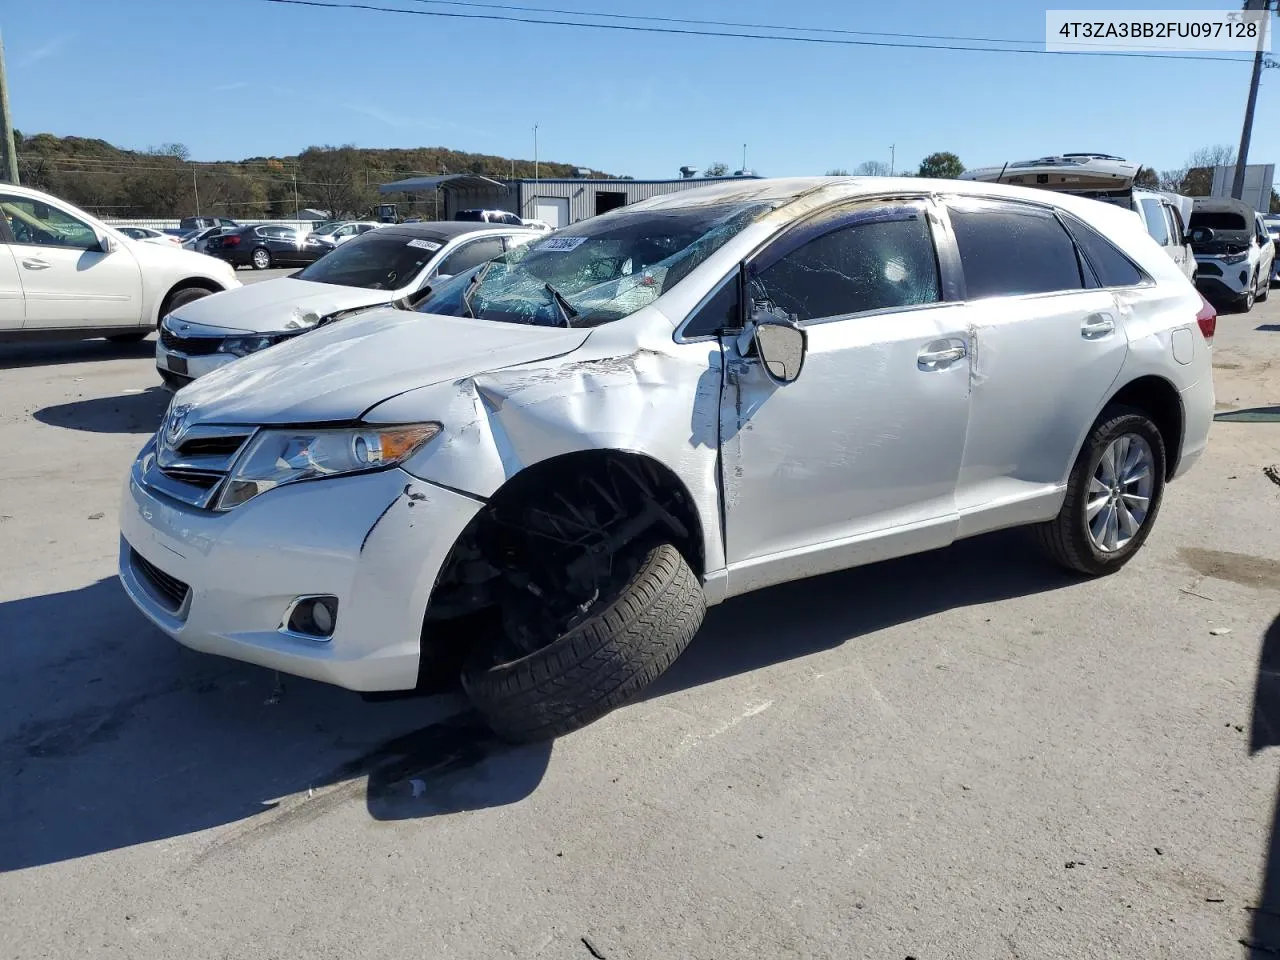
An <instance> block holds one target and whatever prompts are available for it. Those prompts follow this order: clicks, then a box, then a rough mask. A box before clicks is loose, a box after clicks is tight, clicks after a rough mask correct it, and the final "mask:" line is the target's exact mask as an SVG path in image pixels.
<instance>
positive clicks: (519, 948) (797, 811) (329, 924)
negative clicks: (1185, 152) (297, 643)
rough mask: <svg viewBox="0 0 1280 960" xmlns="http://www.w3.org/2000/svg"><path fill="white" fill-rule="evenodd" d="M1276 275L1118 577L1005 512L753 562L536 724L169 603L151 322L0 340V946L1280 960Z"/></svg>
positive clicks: (140, 953)
mask: <svg viewBox="0 0 1280 960" xmlns="http://www.w3.org/2000/svg"><path fill="white" fill-rule="evenodd" d="M281 272H287V271H281ZM240 276H241V278H242V279H244V280H256V279H259V278H260V277H261V276H262V275H255V274H251V273H249V272H247V271H242V272H241V274H240ZM1277 294H1278V295H1276V296H1273V298H1272V301H1273V302H1270V303H1267V304H1262V305H1259V307H1258V308H1256V309H1255V310H1254V312H1253V313H1251V314H1249V315H1248V316H1240V315H1231V314H1227V315H1224V316H1222V317H1221V318H1220V322H1219V328H1218V338H1217V345H1216V348H1215V367H1216V370H1215V375H1216V378H1217V387H1218V398H1219V401H1220V407H1221V410H1222V413H1221V414H1220V417H1225V419H1222V420H1221V422H1218V423H1217V424H1215V426H1214V430H1213V434H1212V437H1211V440H1210V447H1209V450H1208V452H1207V453H1206V455H1205V458H1204V459H1203V460H1202V461H1201V463H1200V464H1199V465H1198V466H1197V467H1196V468H1195V470H1194V471H1193V472H1192V473H1191V474H1190V475H1188V476H1187V477H1186V478H1184V479H1182V480H1181V481H1179V482H1176V483H1174V484H1173V485H1172V486H1171V487H1170V488H1169V491H1168V494H1167V497H1166V500H1165V503H1164V506H1163V508H1162V511H1161V514H1160V516H1159V519H1158V525H1157V529H1156V531H1155V532H1154V535H1153V536H1152V538H1151V539H1150V541H1149V542H1148V544H1147V546H1146V548H1145V549H1144V551H1143V552H1142V553H1141V554H1140V555H1139V557H1138V558H1137V559H1136V560H1135V561H1134V562H1133V563H1132V564H1130V565H1129V566H1128V567H1127V568H1126V569H1125V570H1124V571H1123V572H1121V573H1120V574H1118V575H1116V576H1114V577H1111V578H1108V579H1106V580H1102V581H1094V582H1081V581H1078V580H1075V579H1073V578H1071V577H1068V576H1065V575H1063V574H1060V573H1059V572H1057V571H1056V569H1054V568H1052V567H1049V566H1047V565H1045V564H1044V563H1043V562H1042V561H1041V560H1039V558H1038V557H1037V556H1036V555H1035V554H1034V553H1033V552H1032V551H1031V550H1030V549H1029V548H1028V547H1027V546H1026V545H1025V544H1024V542H1023V540H1022V538H1021V537H1020V536H1019V535H1018V534H1017V533H1011V534H1010V533H1006V534H999V535H994V536H989V537H984V538H980V539H978V540H974V541H969V542H966V543H962V544H959V545H957V546H955V547H953V548H951V549H949V550H946V551H942V552H939V553H935V554H930V555H926V556H920V557H914V558H908V559H904V560H899V561H893V562H890V563H887V564H881V565H879V566H874V567H868V568H864V569H861V570H854V571H849V572H845V573H840V574H834V575H831V576H827V577H823V578H820V579H817V580H813V581H808V582H802V583H796V584H790V585H787V586H783V587H778V588H774V589H770V590H767V591H764V592H761V593H759V594H756V595H754V596H750V597H746V598H742V599H739V600H735V601H732V602H730V603H728V604H725V605H723V606H721V607H719V608H716V609H715V610H713V611H712V613H711V614H710V615H709V617H708V620H707V623H706V625H705V627H704V629H703V631H702V633H701V634H700V635H699V636H698V638H697V639H696V640H695V641H694V643H693V645H692V647H691V648H690V649H689V651H688V652H687V653H686V655H685V656H684V657H683V658H682V659H681V660H680V661H678V662H677V664H676V665H675V667H674V668H673V669H672V671H671V672H670V673H669V674H668V675H667V676H666V677H665V678H663V679H662V680H661V681H660V683H659V684H658V686H657V688H656V689H654V690H653V691H651V693H650V695H649V696H648V697H647V698H646V699H644V700H643V701H642V702H640V703H638V704H635V705H633V706H630V707H628V708H625V709H623V710H620V711H618V712H616V713H614V714H612V715H610V716H609V717H607V718H605V719H604V720H602V721H600V722H598V723H596V724H594V725H593V726H591V727H589V728H588V729H586V730H584V731H581V732H579V733H577V734H574V735H572V736H570V737H567V738H565V739H563V740H561V741H558V742H556V743H555V744H553V745H542V746H536V747H528V748H520V749H516V748H510V747H505V746H502V745H500V744H498V743H496V742H495V741H494V740H493V739H492V738H490V737H489V736H487V735H486V734H484V733H483V732H482V731H480V730H479V729H478V728H477V727H476V726H475V724H474V722H473V721H472V720H470V719H469V717H468V716H467V714H466V713H465V711H464V710H463V709H462V708H463V704H462V702H461V700H460V699H459V698H458V697H456V696H444V697H438V698H430V699H415V700H400V701H394V702H386V703H366V702H364V701H362V700H361V699H360V698H359V697H358V696H357V695H355V694H351V693H347V692H344V691H341V690H338V689H336V688H330V687H326V686H323V685H320V684H315V683H310V682H306V681H301V680H294V679H285V680H284V682H283V685H282V686H277V685H276V682H275V678H274V676H273V675H272V674H270V673H268V672H266V671H263V670H260V669H257V668H254V667H249V666H244V665H240V664H237V663H233V662H229V661H223V660H218V659H214V658H210V657H205V656H202V655H200V654H196V653H192V652H190V651H187V650H185V649H183V648H181V647H179V646H177V645H176V644H174V643H172V642H171V641H169V640H168V639H167V638H165V637H164V636H163V635H161V634H160V633H159V632H157V631H156V630H154V629H152V628H150V627H149V626H148V625H147V624H146V622H145V621H144V620H143V619H142V617H141V616H140V615H139V614H137V613H136V612H135V611H134V609H133V608H132V606H131V605H130V604H129V602H128V601H127V600H126V599H125V597H124V595H123V593H122V592H121V590H120V587H119V585H118V584H117V582H116V578H115V560H116V551H117V525H116V517H117V505H118V502H119V498H120V493H121V487H122V482H123V478H124V476H125V474H126V471H127V468H128V465H129V463H130V462H131V460H132V458H133V456H134V454H135V452H136V450H137V448H138V447H140V446H141V445H142V443H143V442H144V439H145V437H146V435H147V434H148V433H150V432H151V431H153V430H154V429H155V427H156V425H157V422H158V419H159V417H160V415H161V413H162V412H163V410H164V407H165V404H166V402H167V396H166V395H165V394H163V393H162V392H161V391H160V390H159V389H158V388H157V384H158V381H157V378H156V376H155V372H154V369H153V364H152V351H153V350H154V344H153V342H151V341H148V342H146V343H143V344H140V345H136V346H132V347H118V346H113V345H109V344H106V343H105V342H101V341H90V342H85V343H78V344H69V345H68V344H54V345H41V346H21V347H12V346H0V397H3V401H4V402H3V403H2V404H0V443H2V445H3V449H5V450H6V451H8V454H7V456H5V457H4V458H2V459H0V544H2V545H3V549H2V550H0V652H2V653H3V660H2V661H0V662H2V663H3V666H2V667H0V917H3V918H4V922H3V929H4V933H3V936H0V957H4V958H15V960H16V958H22V960H27V958H34V957H59V958H61V957H81V956H94V957H122V958H130V960H134V958H156V960H168V958H171V957H176V956H180V957H184V958H188V960H195V958H206V957H209V958H213V957H258V958H272V957H290V958H293V957H334V958H349V957H410V956H412V957H428V958H436V957H439V958H445V957H447V958H451V960H466V958H477V960H478V958H484V960H490V958H494V957H499V956H512V957H540V958H568V960H590V958H591V957H592V956H593V955H594V956H603V957H607V958H609V960H636V958H727V957H751V958H759V957H850V958H852V957H876V958H890V960H902V958H904V957H906V958H911V957H914V958H917V960H926V958H931V960H932V958H940V957H957V958H959V957H963V958H987V957H991V958H1032V957H1034V958H1037V960H1046V958H1063V960H1066V958H1070V960H1080V958H1088V957H1099V958H1101V957H1107V958H1113V957H1120V956H1128V957H1141V958H1144V960H1152V958H1161V957H1169V958H1173V957H1178V958H1184V957H1196V958H1217V957H1240V956H1248V955H1251V954H1250V953H1249V952H1248V951H1247V950H1246V949H1245V948H1244V947H1242V946H1241V941H1245V942H1249V941H1255V942H1256V943H1257V944H1258V945H1259V946H1260V947H1262V948H1265V952H1263V950H1259V951H1257V952H1256V954H1253V955H1256V956H1257V957H1259V958H1261V957H1264V956H1269V955H1271V954H1273V953H1277V952H1280V927H1270V926H1269V924H1280V840H1277V839H1276V838H1275V837H1274V832H1275V831H1274V829H1273V807H1274V805H1275V801H1276V797H1277V791H1278V789H1280V761H1278V760H1277V756H1276V751H1272V750H1266V749H1265V748H1266V747H1268V746H1272V745H1276V744H1280V685H1277V684H1276V683H1275V682H1274V680H1273V679H1272V678H1273V677H1276V676H1280V616H1278V611H1280V486H1278V485H1277V481H1280V477H1277V478H1276V479H1272V478H1269V477H1268V476H1267V474H1266V473H1265V472H1264V471H1265V469H1266V468H1267V467H1269V466H1271V465H1274V464H1280V419H1277V418H1276V417H1275V416H1274V414H1276V413H1277V412H1280V379H1277V371H1278V370H1280V291H1277ZM1267 407H1270V408H1271V409H1270V411H1269V412H1268V411H1266V410H1263V411H1262V413H1261V414H1259V413H1258V412H1257V411H1259V410H1261V409H1262V408H1267ZM1241 411H1243V412H1241ZM1268 413H1270V414H1271V415H1272V416H1271V419H1266V418H1267V416H1268ZM1260 665H1261V668H1262V669H1261V670H1260ZM1273 670H1274V671H1276V672H1274V673H1273V672H1272V671H1273ZM1260 677H1261V679H1260ZM1268 711H1269V713H1270V717H1271V721H1270V722H1267V717H1266V714H1267V712H1268ZM1260 908H1261V909H1260ZM1267 911H1272V912H1271V913H1268V912H1267Z"/></svg>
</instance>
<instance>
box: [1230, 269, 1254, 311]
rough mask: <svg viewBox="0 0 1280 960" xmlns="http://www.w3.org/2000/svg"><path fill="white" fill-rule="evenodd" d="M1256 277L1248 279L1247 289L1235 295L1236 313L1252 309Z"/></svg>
mask: <svg viewBox="0 0 1280 960" xmlns="http://www.w3.org/2000/svg"><path fill="white" fill-rule="evenodd" d="M1257 290H1258V278H1257V277H1254V278H1253V279H1252V280H1250V281H1249V289H1248V291H1246V292H1245V293H1243V294H1241V295H1240V296H1238V297H1236V303H1235V307H1236V313H1248V312H1249V311H1250V310H1252V309H1253V304H1254V300H1255V299H1256V297H1257Z"/></svg>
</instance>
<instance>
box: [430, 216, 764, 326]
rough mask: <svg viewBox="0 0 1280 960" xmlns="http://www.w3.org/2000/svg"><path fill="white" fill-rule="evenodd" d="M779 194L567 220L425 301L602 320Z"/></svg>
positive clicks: (690, 262) (529, 317) (682, 268)
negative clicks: (761, 199) (569, 224)
mask: <svg viewBox="0 0 1280 960" xmlns="http://www.w3.org/2000/svg"><path fill="white" fill-rule="evenodd" d="M774 206H776V204H774V203H750V204H745V203H725V204H709V205H705V206H696V207H695V206H691V207H683V208H673V209H667V210H661V209H659V210H619V211H616V212H613V213H608V214H605V215H603V216H599V217H594V218H592V219H591V220H587V221H584V222H583V223H578V224H574V225H573V226H572V227H565V228H563V229H561V230H558V231H556V232H555V233H552V234H548V235H547V236H545V237H542V238H540V239H538V240H534V241H533V242H531V243H529V244H527V245H525V246H522V247H519V248H517V249H515V250H512V251H510V252H509V253H507V254H505V255H504V256H502V257H499V258H498V259H497V260H494V261H492V262H491V263H489V264H486V265H484V266H482V267H480V268H479V269H478V270H476V271H468V272H467V273H465V274H460V275H458V276H457V277H454V278H452V279H451V280H449V281H447V282H446V283H444V284H442V285H441V286H440V287H439V288H438V289H437V290H436V291H435V292H434V293H433V294H432V295H431V296H430V297H428V298H427V299H426V300H425V301H424V302H423V303H421V304H420V305H419V306H418V307H417V309H418V310H419V311H420V312H422V313H441V314H445V315H447V316H475V317H479V318H483V319H486V320H497V321H501V322H505V323H524V324H534V325H537V326H548V327H563V326H573V327H593V326H596V325H598V324H601V323H609V322H610V321H613V320H619V319H621V318H622V317H626V316H629V315H630V314H633V313H635V312H636V311H637V310H639V309H640V308H642V307H645V306H647V305H648V304H650V303H652V302H653V301H654V300H656V299H657V298H658V297H660V296H662V294H664V293H665V292H667V291H668V290H670V289H671V288H672V287H674V286H675V285H676V284H677V283H679V282H680V281H681V280H682V279H683V278H684V277H685V276H687V275H688V274H689V272H690V271H692V270H693V269H694V268H695V267H696V266H698V264H700V263H702V262H703V261H704V260H706V259H707V257H709V256H711V254H713V253H714V252H715V251H716V250H718V249H720V247H721V246H723V245H724V244H725V243H726V242H727V241H728V240H729V239H730V238H731V237H733V236H734V235H736V234H737V233H738V232H740V231H741V230H743V229H744V228H745V227H747V226H749V225H750V224H751V223H752V222H753V221H755V220H756V219H757V218H758V217H760V216H761V215H762V214H763V213H765V212H766V211H768V210H770V209H772V208H773V207H774Z"/></svg>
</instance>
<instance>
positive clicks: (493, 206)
mask: <svg viewBox="0 0 1280 960" xmlns="http://www.w3.org/2000/svg"><path fill="white" fill-rule="evenodd" d="M685 169H689V168H685ZM754 179H758V178H757V177H756V176H755V175H754V174H747V173H745V172H743V173H742V174H741V175H738V176H732V177H697V176H685V177H681V178H679V179H677V180H595V179H588V178H576V177H575V178H570V179H563V180H560V179H556V180H542V179H539V180H494V179H490V178H488V177H482V176H478V175H476V174H471V173H453V174H442V175H441V176H437V177H411V178H409V179H407V180H397V181H396V182H395V183H384V184H382V185H381V186H380V187H379V188H378V192H379V193H381V194H383V195H388V194H404V195H408V196H409V197H411V198H413V199H415V200H419V201H421V200H433V199H434V200H435V206H437V207H438V209H439V217H440V219H443V220H452V219H453V218H454V216H455V215H456V214H457V213H458V211H459V210H469V209H475V208H479V209H483V210H506V211H508V212H510V213H514V214H516V215H518V216H520V217H521V218H523V219H525V220H542V221H544V222H546V223H547V224H548V225H550V226H551V228H552V229H556V228H558V227H563V226H568V225H569V224H571V223H577V222H578V221H579V220H586V219H587V218H588V217H594V216H596V215H598V214H601V213H607V212H608V211H610V210H613V209H616V208H617V207H624V206H626V205H627V204H629V203H635V202H636V201H637V200H646V199H648V198H649V197H656V196H659V195H660V194H664V193H675V192H676V191H677V190H688V189H690V188H691V187H701V186H705V185H706V184H708V183H719V182H722V181H725V180H754ZM428 209H431V207H430V206H429V207H428Z"/></svg>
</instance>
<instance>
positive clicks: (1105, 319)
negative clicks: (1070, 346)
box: [1080, 313, 1116, 340]
mask: <svg viewBox="0 0 1280 960" xmlns="http://www.w3.org/2000/svg"><path fill="white" fill-rule="evenodd" d="M1115 332H1116V322H1115V320H1113V319H1112V318H1111V315H1110V314H1107V313H1095V314H1092V315H1090V316H1088V317H1085V320H1084V323H1082V324H1081V325H1080V336H1082V337H1084V338H1085V339H1086V340H1097V339H1099V338H1101V337H1105V336H1108V335H1110V334H1113V333H1115Z"/></svg>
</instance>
